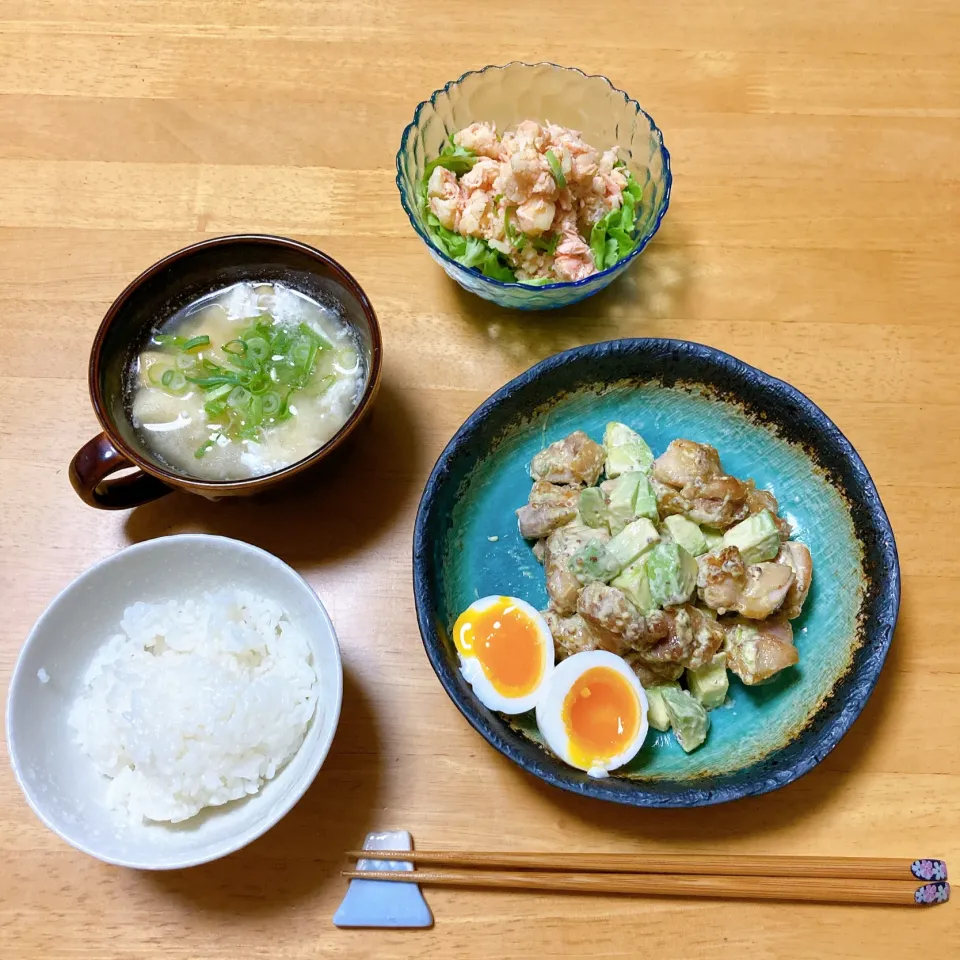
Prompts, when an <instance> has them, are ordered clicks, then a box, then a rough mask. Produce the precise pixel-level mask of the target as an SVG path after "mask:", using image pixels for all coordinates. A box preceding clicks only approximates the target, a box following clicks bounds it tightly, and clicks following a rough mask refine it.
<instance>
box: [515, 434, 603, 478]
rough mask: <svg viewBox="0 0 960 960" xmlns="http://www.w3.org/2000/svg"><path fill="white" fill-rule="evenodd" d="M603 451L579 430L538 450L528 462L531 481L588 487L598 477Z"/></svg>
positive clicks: (601, 465) (601, 467) (601, 466)
mask: <svg viewBox="0 0 960 960" xmlns="http://www.w3.org/2000/svg"><path fill="white" fill-rule="evenodd" d="M606 456H607V455H606V452H605V451H604V449H603V447H601V446H600V444H599V443H594V441H593V440H591V439H590V438H589V437H588V436H587V435H586V434H585V433H584V432H583V431H582V430H576V431H574V432H573V433H571V434H570V436H569V437H567V438H566V439H564V440H558V441H557V442H556V443H551V444H550V446H549V447H547V449H546V450H541V451H540V452H539V453H538V454H537V455H536V456H535V457H534V458H533V462H532V463H531V464H530V475H531V476H532V477H533V479H534V480H549V481H550V482H551V483H581V484H583V485H584V486H587V487H592V486H593V485H594V484H595V483H596V482H597V480H598V479H599V477H600V471H601V470H602V469H603V462H604V460H605V459H606Z"/></svg>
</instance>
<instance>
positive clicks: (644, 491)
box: [633, 473, 660, 523]
mask: <svg viewBox="0 0 960 960" xmlns="http://www.w3.org/2000/svg"><path fill="white" fill-rule="evenodd" d="M638 476H639V477H640V482H639V483H638V484H637V496H636V498H635V499H634V501H633V512H634V515H635V516H637V517H646V518H647V519H648V520H652V521H653V522H654V523H657V522H658V521H659V520H660V513H659V511H658V510H657V495H656V494H655V493H654V492H653V487H651V486H650V481H649V480H648V479H647V476H646V474H644V473H640V474H638Z"/></svg>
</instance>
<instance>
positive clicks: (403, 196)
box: [396, 60, 673, 291]
mask: <svg viewBox="0 0 960 960" xmlns="http://www.w3.org/2000/svg"><path fill="white" fill-rule="evenodd" d="M515 66H521V67H552V68H554V69H555V70H563V71H567V72H570V73H576V74H579V75H580V76H581V77H584V78H585V79H587V80H595V79H596V80H603V81H604V82H605V83H606V84H607V85H608V86H609V87H610V89H611V90H612V91H613V92H614V93H619V94H620V95H621V96H622V97H623V99H624V103H626V104H631V103H632V104H633V105H634V106H635V107H636V108H637V113H638V114H640V115H642V116H644V117H646V118H647V121H648V122H649V124H650V130H651V133H653V132H655V133H656V134H658V135H659V137H660V151H661V153H662V154H663V179H664V183H665V184H666V186H665V188H664V192H663V201H662V203H661V204H660V209H659V211H658V212H657V218H656V220H655V221H654V224H653V229H652V230H650V232H649V233H648V234H647V235H646V236H645V237H644V238H643V239H642V240H641V242H640V243H639V244H637V246H636V248H635V249H634V250H632V251H631V252H630V253H628V254H627V255H626V256H625V257H624V258H623V259H622V260H618V261H617V262H616V263H615V264H614V265H613V266H612V267H607V269H606V270H601V271H600V272H599V273H593V274H591V275H590V276H589V277H584V278H583V279H582V280H565V281H562V282H561V283H543V284H532V283H520V282H519V281H516V282H510V283H508V282H506V281H504V280H495V279H494V278H493V277H488V276H486V275H485V274H482V273H480V271H478V270H473V269H471V268H470V267H465V266H464V265H463V264H462V263H458V262H457V261H456V260H454V259H453V257H450V256H448V255H447V254H446V253H444V251H443V250H441V249H440V247H438V246H437V245H436V244H435V243H434V242H433V240H432V239H431V238H430V236H429V235H428V233H427V231H426V230H425V229H423V228H422V227H421V226H420V223H419V221H418V220H417V217H416V215H415V214H414V212H413V210H412V209H411V208H410V204H409V203H408V202H407V191H406V189H405V188H404V186H403V182H402V180H403V170H402V167H401V163H402V161H401V158H402V156H403V152H404V147H405V146H406V144H407V141H408V140H409V139H410V135H411V134H412V132H413V131H414V129H416V128H417V127H419V125H420V114H421V113H422V112H423V109H424V108H425V107H427V106H428V105H433V106H436V100H437V97H439V96H440V94H442V93H449V92H450V90H452V89H453V88H454V87H458V86H459V85H460V84H461V83H463V81H464V80H466V78H467V77H472V76H474V75H475V74H483V73H486V72H487V71H488V70H506V69H507V68H508V67H515ZM396 184H397V189H398V190H399V191H400V203H401V204H402V205H403V209H404V212H405V213H406V215H407V218H408V219H409V220H410V224H411V226H412V227H413V229H414V230H415V231H416V232H417V235H418V236H419V237H420V239H421V240H422V241H423V242H424V243H425V244H427V246H428V247H429V248H430V250H431V251H432V252H434V253H435V254H436V255H437V256H439V257H440V258H441V259H443V260H445V261H446V262H447V263H449V264H451V265H452V266H453V267H454V268H455V269H456V270H462V271H464V272H465V273H468V274H469V275H470V276H471V277H476V278H477V279H478V280H481V281H482V282H483V283H487V284H489V285H490V286H491V287H493V288H494V289H505V290H516V289H520V290H530V291H539V290H561V289H565V290H566V289H571V290H572V289H575V288H577V287H585V286H590V285H591V284H594V283H596V282H597V280H599V279H600V278H601V277H606V276H611V275H613V274H616V273H619V271H620V270H622V269H623V268H624V267H625V266H626V265H627V264H628V263H630V261H631V260H633V258H634V257H636V256H638V255H639V254H640V253H642V252H643V251H644V250H645V249H646V247H647V245H648V244H649V243H650V241H651V240H652V239H653V238H654V236H656V233H657V230H659V229H660V223H661V221H662V220H663V218H664V216H665V215H666V212H667V208H668V207H669V206H670V192H671V188H672V186H673V173H672V171H671V169H670V151H669V150H668V149H667V145H666V144H665V143H664V142H663V131H662V130H661V129H660V128H659V127H658V126H657V124H656V121H655V120H654V119H653V117H651V116H650V114H649V113H647V111H646V110H644V109H643V107H641V106H640V103H639V102H638V101H637V100H634V99H633V97H631V96H630V95H629V94H628V93H626V92H625V91H623V90H621V89H620V88H619V87H616V86H614V85H613V82H612V81H611V80H610V79H609V77H605V76H604V75H603V74H602V73H585V72H584V71H583V70H580V69H579V68H578V67H564V66H562V65H561V64H559V63H553V62H552V61H550V60H540V61H537V62H536V63H528V62H527V61H525V60H511V61H510V62H509V63H504V64H488V65H487V66H485V67H481V68H480V69H479V70H468V71H467V72H466V73H463V74H461V75H460V76H459V77H458V78H457V79H456V80H451V81H449V82H448V83H445V84H444V85H443V86H442V87H440V88H439V89H437V90H434V91H433V93H432V94H430V96H429V97H428V98H427V99H426V100H421V101H420V103H418V104H417V108H416V110H414V112H413V119H412V120H411V121H410V122H409V123H408V124H407V125H406V127H404V129H403V134H402V135H401V137H400V149H399V150H398V151H397V177H396Z"/></svg>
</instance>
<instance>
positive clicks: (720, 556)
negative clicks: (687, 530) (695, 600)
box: [697, 547, 747, 613]
mask: <svg viewBox="0 0 960 960" xmlns="http://www.w3.org/2000/svg"><path fill="white" fill-rule="evenodd" d="M697 564H698V566H699V567H700V570H699V572H698V574H697V596H699V597H700V600H701V601H702V602H703V604H704V605H705V606H707V607H709V608H710V609H711V610H716V611H718V612H719V613H726V612H727V610H736V608H737V603H738V601H739V599H740V594H741V592H742V590H743V585H744V583H745V582H746V579H747V567H746V564H745V563H744V562H743V557H742V556H741V555H740V551H739V550H738V549H737V548H736V547H726V548H724V549H723V550H718V551H716V552H715V553H714V552H711V553H705V554H703V555H702V556H699V557H697Z"/></svg>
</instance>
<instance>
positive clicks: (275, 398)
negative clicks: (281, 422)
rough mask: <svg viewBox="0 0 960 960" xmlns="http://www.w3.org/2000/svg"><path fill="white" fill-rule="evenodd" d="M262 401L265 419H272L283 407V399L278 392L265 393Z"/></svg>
mask: <svg viewBox="0 0 960 960" xmlns="http://www.w3.org/2000/svg"><path fill="white" fill-rule="evenodd" d="M261 399H262V401H263V415H264V416H265V417H272V416H274V415H276V414H278V413H279V412H280V408H281V407H282V406H283V398H282V397H281V396H280V394H279V393H277V391H276V390H270V391H269V392H267V393H265V394H264V395H263V397H262V398H261Z"/></svg>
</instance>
